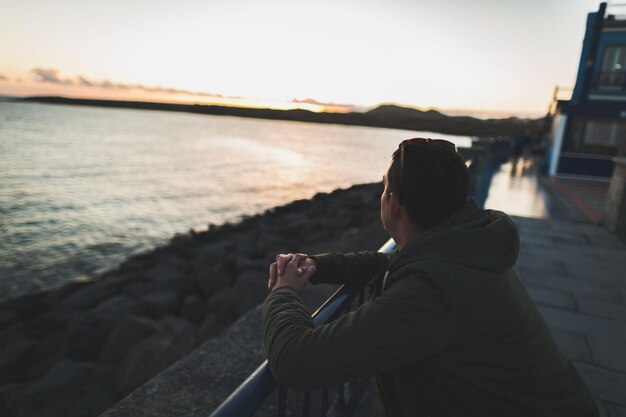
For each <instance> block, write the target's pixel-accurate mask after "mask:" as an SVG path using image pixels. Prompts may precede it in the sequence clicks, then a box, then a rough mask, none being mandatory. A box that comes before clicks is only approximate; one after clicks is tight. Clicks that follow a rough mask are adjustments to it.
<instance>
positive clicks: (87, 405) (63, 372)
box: [3, 361, 120, 416]
mask: <svg viewBox="0 0 626 417" xmlns="http://www.w3.org/2000/svg"><path fill="white" fill-rule="evenodd" d="M119 398H120V395H119V394H118V393H117V392H115V390H114V388H113V379H112V374H111V373H109V372H106V371H104V370H103V369H100V368H97V367H95V366H94V365H92V364H86V363H79V362H73V361H62V362H60V363H58V364H57V365H56V366H55V367H54V368H52V369H51V370H50V372H48V373H47V374H46V375H45V376H44V378H42V379H41V380H39V381H37V382H35V383H33V384H31V385H29V386H27V387H25V389H23V390H20V391H18V392H13V394H12V401H11V404H10V406H9V407H10V409H9V410H7V411H8V412H7V413H6V414H3V415H6V416H12V415H16V416H44V415H45V416H97V415H100V414H101V413H102V412H103V411H105V410H106V409H107V408H109V407H110V406H111V405H113V404H114V403H115V402H117V400H118V399H119Z"/></svg>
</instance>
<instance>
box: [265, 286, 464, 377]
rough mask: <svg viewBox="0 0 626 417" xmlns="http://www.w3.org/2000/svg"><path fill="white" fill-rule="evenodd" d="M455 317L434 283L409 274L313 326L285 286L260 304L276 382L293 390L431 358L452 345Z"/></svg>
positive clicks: (446, 295)
mask: <svg viewBox="0 0 626 417" xmlns="http://www.w3.org/2000/svg"><path fill="white" fill-rule="evenodd" d="M457 322H458V320H457V313H456V309H455V308H454V306H453V302H452V298H451V296H450V295H449V293H448V292H447V291H445V290H444V289H442V288H441V287H438V286H437V285H436V284H435V283H434V281H430V280H421V279H419V278H417V277H407V278H405V279H402V280H398V281H396V282H394V283H393V284H392V285H390V286H389V287H388V289H387V290H385V291H384V292H383V293H382V294H381V295H380V296H379V297H377V298H376V299H375V300H374V301H369V302H366V303H364V304H363V305H362V306H361V307H359V308H358V309H357V310H355V311H353V312H350V313H348V314H345V315H343V316H342V317H340V318H339V319H338V320H336V321H333V322H331V323H328V324H325V325H322V326H320V327H317V328H315V326H314V324H313V321H312V320H311V317H310V315H309V314H308V313H307V310H306V308H305V306H304V305H303V304H302V302H301V300H300V298H299V297H298V295H297V294H296V292H295V291H294V290H293V289H291V288H287V287H282V288H280V289H278V290H275V291H274V292H272V293H270V295H269V296H268V298H267V299H266V301H265V304H264V306H263V333H264V340H265V348H266V351H267V355H268V361H269V365H270V369H271V370H272V373H273V375H274V377H275V378H276V380H277V381H278V382H279V383H281V384H284V385H287V386H290V387H292V388H297V389H311V388H319V387H322V386H326V385H336V384H339V383H343V382H347V381H349V380H353V379H355V378H359V377H363V376H369V375H373V374H377V373H380V372H384V371H386V370H389V369H393V368H396V367H400V366H402V365H404V364H408V363H411V362H415V361H419V360H421V359H424V358H428V357H431V356H433V355H436V354H437V353H439V352H442V351H443V350H445V349H446V348H448V347H450V346H452V344H453V343H454V340H455V338H456V334H457V327H458V323H457Z"/></svg>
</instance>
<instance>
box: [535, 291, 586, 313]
mask: <svg viewBox="0 0 626 417" xmlns="http://www.w3.org/2000/svg"><path fill="white" fill-rule="evenodd" d="M526 289H527V290H528V293H529V294H530V297H531V298H532V299H533V300H534V301H535V303H537V304H543V305H547V306H552V307H558V308H563V309H566V310H572V311H575V310H576V302H575V301H574V297H573V296H572V295H571V294H569V293H566V292H563V291H556V290H548V289H546V288H537V287H531V286H528V287H527V288H526Z"/></svg>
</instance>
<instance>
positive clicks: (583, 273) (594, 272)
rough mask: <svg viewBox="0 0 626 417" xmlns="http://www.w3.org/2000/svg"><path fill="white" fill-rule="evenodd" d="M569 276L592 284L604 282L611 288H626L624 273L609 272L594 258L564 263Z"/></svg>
mask: <svg viewBox="0 0 626 417" xmlns="http://www.w3.org/2000/svg"><path fill="white" fill-rule="evenodd" d="M563 266H564V267H565V271H566V274H567V276H570V277H574V278H581V279H587V280H590V281H592V282H603V283H605V284H607V285H609V286H610V287H614V286H615V287H616V288H619V287H621V286H623V287H624V288H626V279H624V277H623V275H624V271H622V272H616V271H611V270H608V269H607V268H605V267H604V265H603V264H602V263H601V262H599V261H598V260H595V259H593V258H586V259H580V258H579V259H572V260H571V262H563Z"/></svg>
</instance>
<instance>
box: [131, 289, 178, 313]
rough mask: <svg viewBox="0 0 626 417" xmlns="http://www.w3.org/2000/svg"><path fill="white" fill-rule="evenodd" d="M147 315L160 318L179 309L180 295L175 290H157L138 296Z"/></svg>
mask: <svg viewBox="0 0 626 417" xmlns="http://www.w3.org/2000/svg"><path fill="white" fill-rule="evenodd" d="M138 298H139V302H140V303H141V304H142V306H143V307H144V309H145V312H146V314H147V315H149V316H150V317H152V318H156V319H158V318H160V317H163V316H165V315H167V314H175V313H176V312H177V311H178V296H177V294H176V292H175V291H173V290H167V289H162V290H157V291H154V292H152V293H147V294H143V295H141V296H139V297H138Z"/></svg>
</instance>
